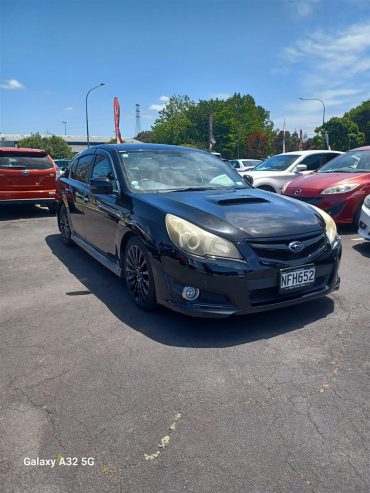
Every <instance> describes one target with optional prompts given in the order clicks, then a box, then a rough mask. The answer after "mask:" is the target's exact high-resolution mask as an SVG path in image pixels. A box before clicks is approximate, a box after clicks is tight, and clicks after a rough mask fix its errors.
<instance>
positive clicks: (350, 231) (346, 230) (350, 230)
mask: <svg viewBox="0 0 370 493" xmlns="http://www.w3.org/2000/svg"><path fill="white" fill-rule="evenodd" d="M337 229H338V234H339V236H350V235H355V234H357V230H355V229H354V227H353V226H352V225H351V224H338V225H337Z"/></svg>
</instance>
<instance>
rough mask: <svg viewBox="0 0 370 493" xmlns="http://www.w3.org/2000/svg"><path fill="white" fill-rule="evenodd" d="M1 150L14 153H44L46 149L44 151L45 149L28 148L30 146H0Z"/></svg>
mask: <svg viewBox="0 0 370 493" xmlns="http://www.w3.org/2000/svg"><path fill="white" fill-rule="evenodd" d="M0 152H14V153H17V152H40V153H44V154H45V152H46V151H44V150H43V149H31V148H28V147H0ZM46 154H47V152H46Z"/></svg>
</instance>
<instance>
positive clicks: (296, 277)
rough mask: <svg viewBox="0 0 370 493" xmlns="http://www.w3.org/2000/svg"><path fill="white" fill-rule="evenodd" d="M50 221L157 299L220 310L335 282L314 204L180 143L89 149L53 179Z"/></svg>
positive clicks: (136, 292)
mask: <svg viewBox="0 0 370 493" xmlns="http://www.w3.org/2000/svg"><path fill="white" fill-rule="evenodd" d="M57 197H58V224H59V229H60V231H61V234H62V238H63V240H64V242H65V243H66V244H72V243H76V244H77V245H79V246H80V247H82V248H83V249H84V250H86V251H87V252H88V253H89V254H90V255H92V256H93V257H94V258H95V259H96V260H98V261H99V262H101V263H102V264H103V265H105V266H106V267H107V268H109V269H110V270H111V271H113V272H114V273H115V274H117V275H118V276H121V277H123V278H124V280H125V283H126V285H127V289H128V292H129V294H130V297H131V298H132V300H133V301H134V302H135V303H136V304H137V305H138V306H140V307H141V308H144V309H147V310H149V309H152V308H154V307H155V305H156V304H157V303H160V304H162V305H165V306H167V307H169V308H172V309H173V310H176V311H179V312H182V313H185V314H188V315H193V316H209V317H226V316H229V315H233V314H238V315H241V314H246V313H252V312H259V311H263V310H270V309H273V308H278V307H283V306H289V305H293V304H296V303H300V302H303V301H308V300H313V299H316V298H319V297H321V296H324V295H326V294H328V293H330V292H331V291H333V290H335V289H338V287H339V282H340V281H339V276H338V267H339V263H340V257H341V242H340V239H339V237H338V235H337V231H336V227H335V224H334V222H333V220H332V219H331V218H330V217H329V216H328V215H327V214H326V213H325V212H323V211H320V210H319V209H315V208H314V207H313V206H310V205H308V204H304V203H301V202H298V201H296V200H295V199H290V198H287V197H282V196H278V195H276V194H272V193H269V192H264V191H262V190H257V189H254V188H253V187H251V186H250V184H248V183H247V182H246V181H244V179H243V178H242V177H241V176H240V175H239V174H238V173H237V172H236V171H234V170H233V169H231V168H230V167H229V166H227V165H226V164H224V163H223V162H222V161H221V160H220V159H218V158H216V157H214V156H212V155H211V154H209V153H207V152H204V151H199V150H196V149H189V148H185V147H176V146H167V145H155V144H135V145H125V144H123V145H98V146H94V147H92V148H90V149H87V150H86V151H84V152H82V153H80V154H78V155H77V156H76V157H75V158H74V159H73V160H72V162H71V163H70V165H69V168H68V170H67V172H66V174H65V175H64V176H63V177H61V178H60V179H59V180H58V184H57Z"/></svg>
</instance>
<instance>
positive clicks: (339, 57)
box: [283, 21, 370, 77]
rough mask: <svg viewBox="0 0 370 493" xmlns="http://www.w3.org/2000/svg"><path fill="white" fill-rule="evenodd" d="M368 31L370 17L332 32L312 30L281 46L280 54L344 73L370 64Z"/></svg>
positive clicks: (320, 67) (296, 60)
mask: <svg viewBox="0 0 370 493" xmlns="http://www.w3.org/2000/svg"><path fill="white" fill-rule="evenodd" d="M369 32H370V21H367V22H364V23H361V24H353V25H351V26H348V27H347V28H344V29H341V30H340V32H339V33H334V34H332V35H329V34H327V33H323V32H322V31H316V32H314V33H313V34H312V35H311V36H310V37H308V38H306V39H304V40H300V41H297V42H296V43H295V44H294V45H293V46H289V47H287V48H285V49H284V52H283V54H284V56H285V58H286V59H287V60H288V61H289V62H291V63H299V62H305V63H311V64H312V65H313V66H314V67H315V66H316V69H320V70H325V71H326V73H330V72H338V71H340V72H341V75H342V76H343V77H348V76H351V75H354V74H357V73H361V72H365V71H367V70H369V68H370V36H369V34H368V33H369Z"/></svg>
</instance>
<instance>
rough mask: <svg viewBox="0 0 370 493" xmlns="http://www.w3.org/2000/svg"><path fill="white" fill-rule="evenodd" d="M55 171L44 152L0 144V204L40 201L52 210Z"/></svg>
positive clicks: (54, 205) (57, 171)
mask: <svg viewBox="0 0 370 493" xmlns="http://www.w3.org/2000/svg"><path fill="white" fill-rule="evenodd" d="M58 174H59V170H58V167H57V166H56V164H55V163H54V161H53V160H52V159H51V157H50V156H49V154H48V153H47V152H46V151H42V150H40V149H17V148H13V147H0V206H1V204H40V205H46V206H47V207H48V208H49V211H50V212H51V213H55V211H56V201H55V186H56V178H57V175H58Z"/></svg>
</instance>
